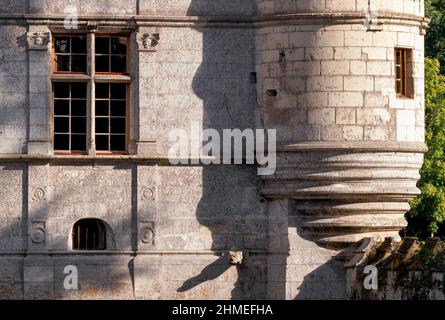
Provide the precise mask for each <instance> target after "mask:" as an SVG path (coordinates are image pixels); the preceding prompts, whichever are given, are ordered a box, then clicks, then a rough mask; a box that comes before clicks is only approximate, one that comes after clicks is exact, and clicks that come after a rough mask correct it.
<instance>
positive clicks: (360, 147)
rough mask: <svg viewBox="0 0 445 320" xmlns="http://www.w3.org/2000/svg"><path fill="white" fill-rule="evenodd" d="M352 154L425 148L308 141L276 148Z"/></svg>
mask: <svg viewBox="0 0 445 320" xmlns="http://www.w3.org/2000/svg"><path fill="white" fill-rule="evenodd" d="M331 150H332V151H339V150H351V151H353V152H406V153H413V152H414V153H426V152H427V151H428V148H427V146H426V145H425V144H424V143H423V142H392V141H390V142H380V141H379V142H373V141H308V142H300V143H295V144H288V145H283V146H278V148H277V151H278V152H309V151H331Z"/></svg>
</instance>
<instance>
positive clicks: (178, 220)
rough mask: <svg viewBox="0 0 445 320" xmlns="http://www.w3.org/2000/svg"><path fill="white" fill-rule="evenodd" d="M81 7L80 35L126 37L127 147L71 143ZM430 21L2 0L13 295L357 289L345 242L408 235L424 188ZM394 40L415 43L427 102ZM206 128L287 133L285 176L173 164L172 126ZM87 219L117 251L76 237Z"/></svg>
mask: <svg viewBox="0 0 445 320" xmlns="http://www.w3.org/2000/svg"><path fill="white" fill-rule="evenodd" d="M68 5H70V6H74V7H75V8H76V10H77V14H78V16H77V22H78V29H77V30H75V31H74V32H80V33H83V34H98V35H100V34H110V33H111V34H113V33H120V34H125V35H127V36H128V37H129V43H130V45H129V47H130V48H129V49H130V52H131V53H130V61H131V65H130V75H131V78H130V81H131V83H130V88H131V89H130V93H129V97H130V99H129V100H130V101H131V105H130V107H129V118H130V128H129V132H128V136H129V139H128V140H129V141H128V146H129V154H128V155H119V156H116V155H96V154H93V153H90V154H89V155H80V156H79V155H60V154H59V155H55V154H54V151H53V143H52V139H53V138H52V122H53V121H52V81H53V80H54V79H51V73H52V70H51V63H52V61H51V60H52V48H51V42H50V40H51V37H53V36H54V35H55V34H60V33H66V32H67V30H66V29H65V28H64V19H65V18H66V14H67V13H66V12H67V11H66V9H67V6H68ZM423 15H424V7H423V1H417V0H403V1H402V0H397V1H383V0H382V1H380V0H376V1H368V0H356V1H331V0H313V1H307V0H287V1H285V0H275V1H272V0H264V1H261V0H251V1H250V0H139V1H138V0H125V1H117V0H101V1H89V0H88V1H85V0H82V1H80V0H62V1H47V0H35V1H25V0H19V1H11V0H0V225H1V227H0V299H23V298H26V299H44V298H54V299H92V298H101V299H102V298H110V299H231V298H232V299H247V298H249V299H321V298H328V299H344V298H347V297H348V295H347V293H348V292H347V286H346V270H345V267H344V263H345V262H346V261H347V253H348V252H349V251H348V248H350V247H351V245H352V244H354V243H356V242H357V241H360V240H361V239H363V238H365V237H374V238H375V239H376V241H381V240H383V239H384V238H386V237H394V238H396V239H397V238H398V232H399V230H401V229H402V228H403V227H404V226H405V224H406V222H405V220H404V217H403V215H404V213H405V212H406V211H407V210H409V205H408V201H409V199H411V198H413V197H415V196H416V195H417V194H418V193H419V190H418V189H417V187H416V182H417V180H418V179H419V169H420V167H421V165H422V161H423V153H424V152H425V150H426V148H425V145H424V102H423V100H424V84H423V78H424V74H423V68H424V60H423V55H424V44H423V42H424V34H425V30H426V27H427V20H425V18H424V17H423ZM68 32H71V31H68ZM144 37H145V38H144ZM149 37H153V39H156V41H152V42H151V43H150V41H146V43H144V42H143V41H142V40H141V39H147V38H149ZM395 48H404V49H409V50H412V59H411V60H410V62H409V67H410V69H411V70H413V74H412V77H413V95H412V97H410V98H406V99H401V98H399V97H397V95H396V92H395V65H394V64H395V61H394V49H395ZM81 81H83V80H81ZM192 123H196V124H197V126H198V127H199V129H200V130H201V129H208V128H211V129H216V130H217V131H218V132H221V131H222V130H223V129H235V128H239V129H241V130H243V129H246V128H252V129H259V128H264V129H276V130H277V145H278V150H277V170H276V172H275V174H274V175H271V176H264V177H260V176H258V175H257V166H256V165H237V166H235V165H233V166H232V165H211V166H204V165H196V164H193V165H191V164H190V165H181V166H173V165H170V163H169V162H168V159H167V154H168V151H169V148H170V146H171V141H169V133H170V132H171V130H173V129H178V128H181V129H185V130H186V131H187V132H189V133H190V130H191V129H190V128H191V124H192ZM85 218H96V219H100V220H102V221H103V222H104V223H105V225H106V234H107V236H106V242H107V248H106V250H98V251H91V252H85V251H78V250H73V245H72V229H73V226H74V224H75V223H76V222H77V221H78V220H79V219H85ZM230 251H233V252H235V253H236V254H239V252H242V253H243V259H242V263H241V264H240V265H231V264H230V262H229V261H230V259H229V257H230V253H229V252H230ZM232 254H234V253H232ZM66 265H75V266H77V267H78V271H79V290H66V289H65V288H64V287H63V281H64V279H65V276H66V274H64V273H63V271H64V267H65V266H66Z"/></svg>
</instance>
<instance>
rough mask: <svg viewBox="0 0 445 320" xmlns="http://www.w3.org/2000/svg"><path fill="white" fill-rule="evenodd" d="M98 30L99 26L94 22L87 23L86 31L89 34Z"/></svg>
mask: <svg viewBox="0 0 445 320" xmlns="http://www.w3.org/2000/svg"><path fill="white" fill-rule="evenodd" d="M98 29H99V25H98V24H97V22H95V21H88V22H87V30H88V32H90V33H95V32H97V30H98Z"/></svg>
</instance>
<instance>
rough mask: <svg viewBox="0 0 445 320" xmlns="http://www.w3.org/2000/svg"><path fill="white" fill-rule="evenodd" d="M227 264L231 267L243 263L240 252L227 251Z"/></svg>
mask: <svg viewBox="0 0 445 320" xmlns="http://www.w3.org/2000/svg"><path fill="white" fill-rule="evenodd" d="M229 262H230V264H231V265H232V266H239V265H241V264H242V263H243V252H242V251H229Z"/></svg>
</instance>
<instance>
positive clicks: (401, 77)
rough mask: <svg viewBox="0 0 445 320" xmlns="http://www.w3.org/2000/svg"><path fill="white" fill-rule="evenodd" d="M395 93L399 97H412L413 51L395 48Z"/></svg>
mask: <svg viewBox="0 0 445 320" xmlns="http://www.w3.org/2000/svg"><path fill="white" fill-rule="evenodd" d="M395 75H396V84H395V85H396V93H397V96H398V97H400V98H414V80H413V51H412V50H411V49H401V48H396V49H395Z"/></svg>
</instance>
